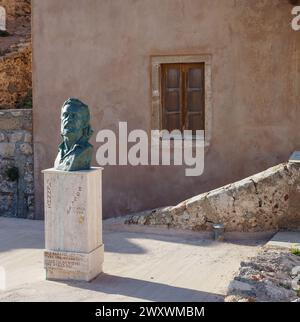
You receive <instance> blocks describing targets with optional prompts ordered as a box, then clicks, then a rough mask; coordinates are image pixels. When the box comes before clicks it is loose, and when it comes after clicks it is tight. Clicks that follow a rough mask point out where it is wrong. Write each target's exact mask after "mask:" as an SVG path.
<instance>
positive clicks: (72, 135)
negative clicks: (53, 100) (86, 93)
mask: <svg viewBox="0 0 300 322" xmlns="http://www.w3.org/2000/svg"><path fill="white" fill-rule="evenodd" d="M92 134H93V130H92V128H91V126H90V112H89V107H88V106H87V105H85V104H84V103H82V102H81V101H80V100H78V99H76V98H69V99H68V100H67V101H66V102H65V103H64V104H63V106H62V109H61V136H62V138H63V142H62V143H61V144H60V146H59V151H58V155H57V157H56V160H55V164H54V167H55V169H57V170H63V171H77V170H78V171H79V170H88V169H89V168H90V164H91V160H92V154H93V146H92V145H91V144H90V143H89V139H90V137H91V136H92Z"/></svg>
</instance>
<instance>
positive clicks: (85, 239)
mask: <svg viewBox="0 0 300 322" xmlns="http://www.w3.org/2000/svg"><path fill="white" fill-rule="evenodd" d="M42 172H43V173H44V202H45V242H46V250H45V253H44V260H45V262H44V264H45V269H46V278H47V279H53V280H81V281H90V280H92V279H94V278H95V277H96V276H97V275H99V274H100V273H101V272H102V264H103V260H104V246H103V243H102V191H101V182H102V168H91V169H90V170H86V171H71V172H65V171H58V170H55V169H47V170H44V171H42Z"/></svg>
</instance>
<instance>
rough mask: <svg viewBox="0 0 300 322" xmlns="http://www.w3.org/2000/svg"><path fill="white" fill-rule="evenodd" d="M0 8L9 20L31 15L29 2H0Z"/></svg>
mask: <svg viewBox="0 0 300 322" xmlns="http://www.w3.org/2000/svg"><path fill="white" fill-rule="evenodd" d="M0 6H2V7H4V8H5V10H6V13H7V18H8V19H9V20H15V19H17V18H19V17H24V16H30V14H31V0H0Z"/></svg>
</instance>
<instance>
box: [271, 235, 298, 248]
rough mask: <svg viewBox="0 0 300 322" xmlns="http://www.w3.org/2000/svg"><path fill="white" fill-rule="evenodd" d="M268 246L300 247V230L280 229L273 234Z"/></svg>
mask: <svg viewBox="0 0 300 322" xmlns="http://www.w3.org/2000/svg"><path fill="white" fill-rule="evenodd" d="M266 247H279V248H288V249H290V248H300V231H280V232H278V233H277V234H275V235H274V236H273V238H272V239H271V240H270V241H269V242H268V243H267V244H266Z"/></svg>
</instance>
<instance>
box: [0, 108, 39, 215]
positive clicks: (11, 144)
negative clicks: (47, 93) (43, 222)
mask: <svg viewBox="0 0 300 322" xmlns="http://www.w3.org/2000/svg"><path fill="white" fill-rule="evenodd" d="M32 151H33V147H32V110H0V216H6V217H20V218H34V197H33V195H34V187H33V152H32Z"/></svg>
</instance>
